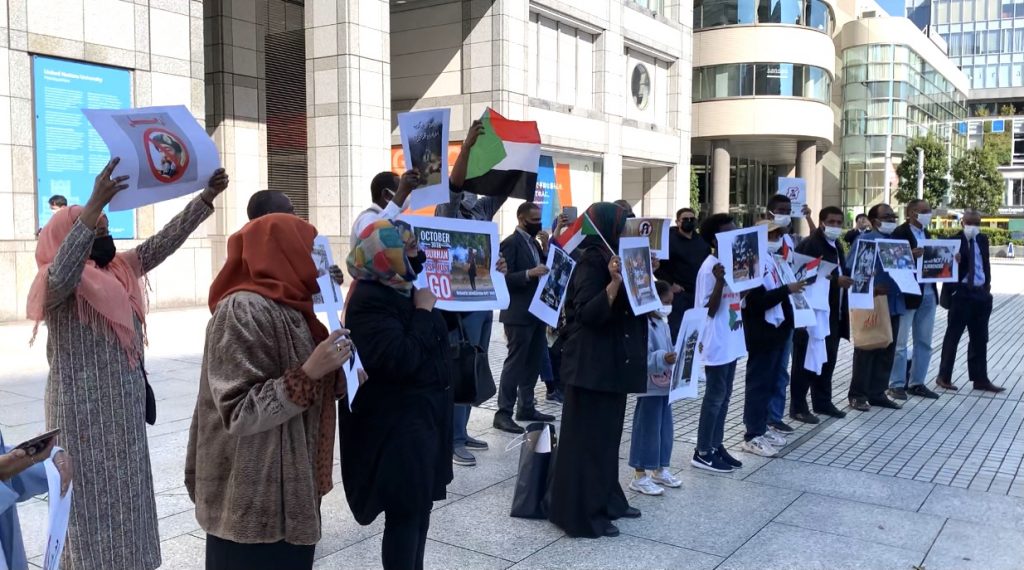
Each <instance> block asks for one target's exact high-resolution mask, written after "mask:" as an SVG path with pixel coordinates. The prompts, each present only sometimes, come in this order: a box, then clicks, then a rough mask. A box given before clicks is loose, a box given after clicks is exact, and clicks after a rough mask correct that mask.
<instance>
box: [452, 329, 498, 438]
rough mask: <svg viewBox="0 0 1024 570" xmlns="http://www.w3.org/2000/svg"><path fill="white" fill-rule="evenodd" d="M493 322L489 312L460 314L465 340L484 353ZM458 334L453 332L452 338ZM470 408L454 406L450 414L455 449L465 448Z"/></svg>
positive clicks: (488, 346)
mask: <svg viewBox="0 0 1024 570" xmlns="http://www.w3.org/2000/svg"><path fill="white" fill-rule="evenodd" d="M493 322H494V313H492V312H490V311H476V312H473V313H462V328H463V329H464V330H465V331H466V338H468V339H469V340H470V342H473V343H474V344H476V345H477V346H479V347H481V348H483V349H484V350H485V351H486V350H488V349H489V348H490V346H491V325H492V324H493ZM458 334H459V333H458V332H457V331H456V332H453V333H452V335H454V337H457V336H458ZM469 410H470V406H468V405H465V404H456V405H455V410H454V412H453V413H452V443H453V444H454V446H455V447H465V445H466V438H467V437H469V432H468V431H467V426H468V425H469Z"/></svg>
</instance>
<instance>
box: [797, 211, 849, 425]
mask: <svg viewBox="0 0 1024 570" xmlns="http://www.w3.org/2000/svg"><path fill="white" fill-rule="evenodd" d="M842 229H843V211H842V210H840V209H839V208H837V207H835V206H826V207H825V208H822V209H821V212H819V213H818V229H817V230H815V231H813V232H811V235H810V236H808V237H807V238H806V239H804V240H802V241H801V242H800V245H798V246H797V247H796V251H797V253H799V254H802V255H806V256H808V257H815V258H818V257H820V258H821V259H822V260H823V261H827V262H829V263H834V264H836V265H837V267H836V269H835V272H834V273H833V275H829V276H825V275H821V274H819V276H818V278H819V279H822V278H826V277H827V278H828V279H829V287H828V307H829V310H828V319H827V320H825V322H820V319H819V323H818V324H817V325H815V327H810V328H799V329H796V331H795V332H794V334H793V369H792V370H793V372H792V378H793V381H792V383H791V384H790V398H789V417H791V418H793V419H794V420H796V421H798V422H803V423H808V424H816V423H818V422H819V419H818V417H817V416H815V415H814V414H812V413H811V410H810V409H809V408H808V407H807V392H808V390H809V391H810V392H811V405H812V406H813V407H814V412H815V413H818V414H823V415H826V416H831V417H834V418H845V417H846V412H843V411H841V410H840V409H839V408H837V407H836V406H835V404H833V403H832V375H833V373H834V372H835V368H836V358H837V357H838V354H839V340H840V339H844V338H845V339H847V340H849V338H850V310H849V306H848V303H847V297H846V295H844V294H843V289H849V288H850V286H851V285H853V280H852V279H850V277H848V276H846V275H843V273H842V272H843V271H844V268H845V267H846V255H845V253H844V252H843V247H842V245H841V244H840V243H839V237H840V235H841V234H842ZM818 314H819V311H815V316H818ZM825 326H827V327H828V330H827V331H824V330H822V331H815V332H816V333H818V334H816V335H815V336H816V338H820V335H824V337H825V338H824V354H823V355H818V357H817V360H819V361H821V359H822V356H823V357H824V360H823V362H822V364H821V369H820V372H819V373H815V372H814V371H812V370H809V369H808V368H807V357H808V352H811V354H812V356H813V355H814V352H815V349H814V348H813V347H812V346H811V344H810V343H811V342H812V339H811V336H810V332H811V329H813V328H816V327H821V328H824V327H825ZM819 342H820V341H819Z"/></svg>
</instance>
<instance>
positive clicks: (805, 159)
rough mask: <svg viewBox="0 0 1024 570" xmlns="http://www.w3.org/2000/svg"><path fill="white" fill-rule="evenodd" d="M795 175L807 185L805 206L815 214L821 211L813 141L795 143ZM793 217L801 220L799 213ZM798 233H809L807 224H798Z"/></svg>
mask: <svg viewBox="0 0 1024 570" xmlns="http://www.w3.org/2000/svg"><path fill="white" fill-rule="evenodd" d="M796 175H797V177H798V178H803V179H804V183H805V184H806V185H807V205H808V206H810V208H811V210H812V211H813V212H817V211H818V210H819V209H821V186H820V185H818V145H817V143H816V142H815V141H797V143H796ZM793 215H794V216H796V217H797V218H802V216H801V214H800V212H793ZM800 233H801V234H803V235H807V234H808V233H810V232H809V228H808V227H807V224H800Z"/></svg>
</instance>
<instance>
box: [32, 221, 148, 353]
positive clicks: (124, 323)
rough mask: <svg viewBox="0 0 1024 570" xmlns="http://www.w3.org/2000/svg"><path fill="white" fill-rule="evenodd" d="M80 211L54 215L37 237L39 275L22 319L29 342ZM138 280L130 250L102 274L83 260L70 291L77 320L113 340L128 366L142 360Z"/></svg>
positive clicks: (138, 265)
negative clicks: (27, 321)
mask: <svg viewBox="0 0 1024 570" xmlns="http://www.w3.org/2000/svg"><path fill="white" fill-rule="evenodd" d="M82 211H83V209H82V207H81V206H71V207H69V208H63V209H61V210H59V211H57V212H56V213H54V214H53V217H52V218H50V221H49V223H47V224H46V227H44V228H43V231H41V232H40V233H39V242H38V243H37V244H36V265H37V266H38V267H39V272H38V273H37V274H36V278H35V280H34V281H33V282H32V288H31V289H29V292H28V318H29V319H31V320H33V321H35V323H36V326H35V329H33V331H32V340H35V337H36V331H38V329H39V323H40V322H41V321H43V319H45V318H46V291H47V287H48V283H47V281H48V278H49V274H50V265H52V264H53V261H54V258H56V257H57V252H58V250H60V246H61V244H63V243H64V240H65V239H67V237H68V234H70V233H71V228H73V227H74V225H75V222H76V221H78V218H79V217H80V216H81V215H82ZM142 277H143V275H142V262H141V261H140V260H139V255H138V254H137V253H136V252H135V250H130V251H127V252H125V253H119V254H117V255H115V256H114V259H113V260H112V261H111V262H110V263H109V264H108V265H107V266H106V267H104V268H102V269H100V268H99V267H97V266H96V263H95V262H93V261H92V260H86V262H85V269H83V270H82V278H81V279H80V280H79V282H78V286H77V287H76V288H75V303H76V305H77V309H78V318H79V320H81V321H82V322H83V323H86V324H87V325H89V326H90V327H91V328H92V329H93V330H95V331H97V332H99V333H101V334H104V335H107V336H109V337H113V338H116V339H117V342H118V344H120V345H121V347H122V348H124V350H125V351H126V352H127V353H128V357H129V359H128V360H129V362H131V363H132V365H133V366H135V365H137V364H138V363H139V362H140V361H141V359H142V345H141V344H140V343H138V342H137V339H136V331H135V322H134V319H133V316H134V317H137V318H138V319H139V322H140V323H142V325H143V330H145V324H146V298H145V296H144V295H143V292H142V291H143V289H142V286H141V284H140V280H141V279H142Z"/></svg>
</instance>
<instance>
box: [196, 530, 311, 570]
mask: <svg viewBox="0 0 1024 570" xmlns="http://www.w3.org/2000/svg"><path fill="white" fill-rule="evenodd" d="M315 553H316V545H313V544H310V545H300V544H288V543H287V542H284V541H281V542H274V543H271V544H242V543H238V542H234V541H231V540H225V539H223V538H219V537H216V536H213V535H212V534H207V535H206V570H310V569H311V568H313V556H314V554H315Z"/></svg>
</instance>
